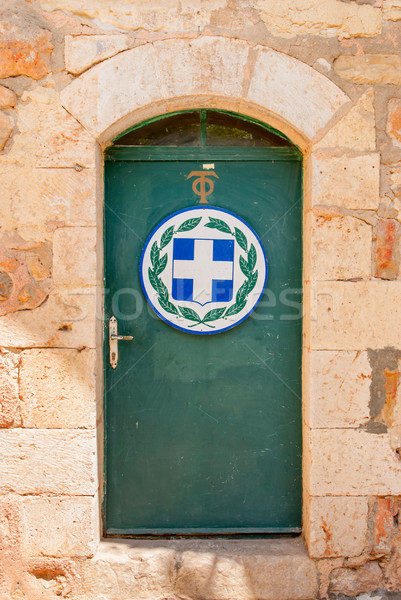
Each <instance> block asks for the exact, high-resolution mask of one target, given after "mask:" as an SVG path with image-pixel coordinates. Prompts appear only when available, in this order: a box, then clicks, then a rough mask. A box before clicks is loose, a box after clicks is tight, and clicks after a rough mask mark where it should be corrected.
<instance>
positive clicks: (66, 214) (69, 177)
mask: <svg viewBox="0 0 401 600" xmlns="http://www.w3.org/2000/svg"><path fill="white" fill-rule="evenodd" d="M0 194H1V199H2V202H1V208H0V212H1V216H2V218H3V219H4V221H3V223H4V227H7V228H8V229H13V228H15V227H16V226H19V225H21V224H24V225H25V224H26V225H29V226H42V227H43V226H45V227H46V228H47V230H48V231H51V230H53V229H55V228H57V227H62V226H64V225H68V226H70V225H95V224H96V197H95V195H96V174H95V171H94V170H93V169H83V170H82V171H76V170H75V169H50V168H49V169H47V168H40V169H35V168H29V167H25V168H24V176H23V177H21V167H20V166H19V165H11V164H9V161H8V160H7V161H6V160H5V161H3V162H1V161H0ZM27 206H29V210H27Z"/></svg>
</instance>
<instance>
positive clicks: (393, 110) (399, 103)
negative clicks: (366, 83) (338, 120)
mask: <svg viewBox="0 0 401 600" xmlns="http://www.w3.org/2000/svg"><path fill="white" fill-rule="evenodd" d="M400 15H401V5H400ZM387 133H388V134H389V136H390V137H391V139H392V141H393V144H394V145H395V146H398V147H399V148H401V100H400V99H399V98H392V99H391V100H390V101H389V103H388V116H387Z"/></svg>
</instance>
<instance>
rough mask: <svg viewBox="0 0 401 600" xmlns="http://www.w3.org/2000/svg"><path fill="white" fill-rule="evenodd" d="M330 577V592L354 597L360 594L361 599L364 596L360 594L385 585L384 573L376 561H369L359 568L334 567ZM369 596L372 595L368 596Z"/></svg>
mask: <svg viewBox="0 0 401 600" xmlns="http://www.w3.org/2000/svg"><path fill="white" fill-rule="evenodd" d="M330 579H331V581H330V585H329V592H332V593H334V594H338V593H340V594H344V595H345V596H346V597H353V598H354V597H355V596H358V597H359V598H360V600H362V599H363V596H359V594H365V593H366V592H374V591H376V590H380V589H381V588H382V587H383V573H382V571H381V569H380V567H379V565H378V564H377V563H375V562H367V563H366V564H365V565H363V566H362V567H360V568H359V569H342V568H340V569H334V571H333V572H332V574H331V577H330ZM365 597H366V596H365ZM369 597H371V596H367V598H369ZM373 598H374V596H373ZM376 598H377V596H376Z"/></svg>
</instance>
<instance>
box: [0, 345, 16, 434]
mask: <svg viewBox="0 0 401 600" xmlns="http://www.w3.org/2000/svg"><path fill="white" fill-rule="evenodd" d="M19 358H20V355H19V354H18V353H17V352H11V351H8V350H1V349H0V427H13V426H15V425H18V424H19V421H20V417H19V394H18V366H19Z"/></svg>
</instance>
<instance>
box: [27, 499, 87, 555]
mask: <svg viewBox="0 0 401 600" xmlns="http://www.w3.org/2000/svg"><path fill="white" fill-rule="evenodd" d="M22 513H23V522H24V530H23V535H22V540H21V551H22V554H23V555H24V556H55V557H61V556H68V557H84V556H92V555H93V554H94V553H95V551H96V546H97V541H98V531H97V530H98V511H97V501H96V499H95V498H92V497H72V498H65V497H64V498H63V497H57V496H56V497H51V498H46V497H40V498H35V497H29V496H27V497H25V498H24V499H23V501H22Z"/></svg>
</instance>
